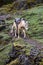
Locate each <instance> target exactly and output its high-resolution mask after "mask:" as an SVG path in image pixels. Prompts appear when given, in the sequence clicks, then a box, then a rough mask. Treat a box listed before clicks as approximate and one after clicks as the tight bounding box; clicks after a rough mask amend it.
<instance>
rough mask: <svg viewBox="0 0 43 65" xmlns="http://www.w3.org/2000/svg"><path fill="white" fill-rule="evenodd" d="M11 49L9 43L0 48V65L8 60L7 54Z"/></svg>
mask: <svg viewBox="0 0 43 65" xmlns="http://www.w3.org/2000/svg"><path fill="white" fill-rule="evenodd" d="M11 48H12V44H11V43H10V44H8V45H6V46H3V47H2V48H0V65H4V63H5V60H6V59H7V58H9V56H8V53H9V52H10V50H11Z"/></svg>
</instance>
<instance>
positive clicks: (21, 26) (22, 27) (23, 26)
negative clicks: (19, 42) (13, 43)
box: [11, 18, 28, 38]
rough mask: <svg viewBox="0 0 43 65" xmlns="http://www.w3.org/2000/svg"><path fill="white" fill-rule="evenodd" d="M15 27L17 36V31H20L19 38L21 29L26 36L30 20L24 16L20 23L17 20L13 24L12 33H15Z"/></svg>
mask: <svg viewBox="0 0 43 65" xmlns="http://www.w3.org/2000/svg"><path fill="white" fill-rule="evenodd" d="M13 29H15V37H16V36H17V34H16V33H18V38H19V37H20V35H19V34H20V30H22V32H23V33H24V38H25V37H26V30H28V21H25V20H24V19H23V18H21V20H19V24H17V23H16V22H15V21H14V23H13V25H12V29H11V33H13Z"/></svg>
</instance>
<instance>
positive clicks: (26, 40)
mask: <svg viewBox="0 0 43 65" xmlns="http://www.w3.org/2000/svg"><path fill="white" fill-rule="evenodd" d="M23 40H24V41H25V42H27V43H29V44H32V45H35V46H36V47H37V48H38V49H43V43H41V42H39V41H37V40H34V39H32V38H28V37H26V38H25V39H24V38H23Z"/></svg>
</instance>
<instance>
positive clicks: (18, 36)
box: [18, 29, 19, 38]
mask: <svg viewBox="0 0 43 65" xmlns="http://www.w3.org/2000/svg"><path fill="white" fill-rule="evenodd" d="M18 38H19V29H18Z"/></svg>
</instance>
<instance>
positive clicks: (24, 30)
mask: <svg viewBox="0 0 43 65" xmlns="http://www.w3.org/2000/svg"><path fill="white" fill-rule="evenodd" d="M23 33H24V38H25V37H26V32H25V30H23Z"/></svg>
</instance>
